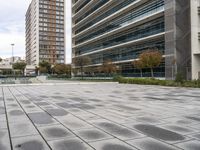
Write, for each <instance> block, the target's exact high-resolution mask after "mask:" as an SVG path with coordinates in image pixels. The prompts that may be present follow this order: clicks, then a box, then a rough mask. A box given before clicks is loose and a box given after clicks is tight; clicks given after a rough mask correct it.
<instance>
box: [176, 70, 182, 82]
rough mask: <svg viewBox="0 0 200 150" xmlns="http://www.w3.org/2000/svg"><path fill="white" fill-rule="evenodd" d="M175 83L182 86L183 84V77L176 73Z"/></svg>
mask: <svg viewBox="0 0 200 150" xmlns="http://www.w3.org/2000/svg"><path fill="white" fill-rule="evenodd" d="M175 82H177V83H181V84H183V82H184V77H183V75H182V73H180V72H178V73H177V74H176V79H175Z"/></svg>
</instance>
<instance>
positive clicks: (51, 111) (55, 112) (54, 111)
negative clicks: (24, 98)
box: [46, 108, 68, 116]
mask: <svg viewBox="0 0 200 150" xmlns="http://www.w3.org/2000/svg"><path fill="white" fill-rule="evenodd" d="M46 111H47V112H48V113H49V114H50V115H52V116H66V115H67V114H68V112H67V111H65V110H63V109H59V108H57V109H46Z"/></svg>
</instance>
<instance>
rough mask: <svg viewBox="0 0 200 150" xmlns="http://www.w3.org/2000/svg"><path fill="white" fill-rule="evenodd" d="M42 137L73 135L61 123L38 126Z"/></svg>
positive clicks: (53, 137) (55, 137)
mask: <svg viewBox="0 0 200 150" xmlns="http://www.w3.org/2000/svg"><path fill="white" fill-rule="evenodd" d="M38 129H39V131H40V132H41V134H42V135H43V136H44V138H45V139H46V140H47V141H49V140H56V139H57V140H58V139H63V138H65V139H66V138H71V137H74V136H75V135H74V134H72V133H71V131H69V130H68V129H66V128H64V127H63V126H62V125H52V126H45V127H39V128H38Z"/></svg>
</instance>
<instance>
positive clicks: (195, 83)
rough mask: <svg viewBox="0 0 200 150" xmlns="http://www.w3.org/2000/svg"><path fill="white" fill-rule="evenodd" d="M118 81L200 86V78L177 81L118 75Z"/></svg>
mask: <svg viewBox="0 0 200 150" xmlns="http://www.w3.org/2000/svg"><path fill="white" fill-rule="evenodd" d="M115 80H116V79H115ZM117 81H118V82H119V83H124V84H142V85H161V86H173V87H193V88H200V80H195V81H183V82H175V81H171V80H159V79H154V78H124V77H118V78H117Z"/></svg>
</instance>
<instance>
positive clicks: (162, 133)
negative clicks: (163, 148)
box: [134, 124, 185, 141]
mask: <svg viewBox="0 0 200 150" xmlns="http://www.w3.org/2000/svg"><path fill="white" fill-rule="evenodd" d="M134 127H135V129H137V130H139V131H141V132H142V133H144V134H145V135H147V136H150V137H154V138H157V139H161V140H164V141H181V140H184V139H185V137H184V136H182V135H181V134H178V133H176V132H172V131H170V130H166V129H163V128H160V127H156V126H154V125H146V124H138V125H135V126H134Z"/></svg>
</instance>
